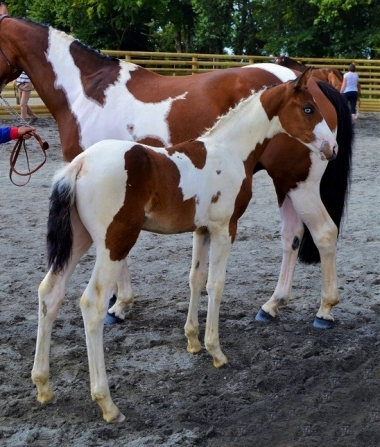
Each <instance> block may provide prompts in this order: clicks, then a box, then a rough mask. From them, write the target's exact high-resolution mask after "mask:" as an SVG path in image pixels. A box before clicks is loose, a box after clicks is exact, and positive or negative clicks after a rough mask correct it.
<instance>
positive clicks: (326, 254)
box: [290, 188, 339, 329]
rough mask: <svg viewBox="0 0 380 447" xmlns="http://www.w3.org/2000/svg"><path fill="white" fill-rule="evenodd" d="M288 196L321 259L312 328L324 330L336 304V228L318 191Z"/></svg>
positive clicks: (328, 325)
mask: <svg viewBox="0 0 380 447" xmlns="http://www.w3.org/2000/svg"><path fill="white" fill-rule="evenodd" d="M290 196H291V199H292V202H293V204H294V207H295V209H296V211H297V212H298V214H299V216H300V217H301V219H302V221H303V222H304V223H305V225H306V226H307V227H308V228H309V231H310V233H311V236H312V238H313V241H314V243H315V245H316V247H317V248H318V251H319V254H320V257H321V269H322V293H321V306H320V308H319V310H318V312H317V316H316V318H315V320H314V326H315V327H318V328H323V329H328V328H331V327H332V326H333V324H334V323H333V322H334V318H333V316H332V315H331V310H332V308H333V307H334V306H336V305H337V304H338V302H339V296H338V285H337V273H336V242H337V238H338V229H337V226H336V225H335V223H334V222H333V220H332V219H331V217H330V215H329V213H328V212H327V211H326V208H325V206H324V205H323V203H322V200H321V197H320V195H319V188H318V191H317V190H316V189H315V188H314V189H311V190H308V194H307V195H306V194H305V191H302V188H301V189H298V190H294V191H292V192H291V193H290Z"/></svg>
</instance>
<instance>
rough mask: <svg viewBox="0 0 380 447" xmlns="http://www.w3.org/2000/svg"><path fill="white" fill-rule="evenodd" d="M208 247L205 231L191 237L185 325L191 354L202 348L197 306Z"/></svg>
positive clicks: (205, 270) (208, 236)
mask: <svg viewBox="0 0 380 447" xmlns="http://www.w3.org/2000/svg"><path fill="white" fill-rule="evenodd" d="M209 246H210V234H209V232H208V231H207V230H206V231H196V232H194V235H193V258H192V261H191V270H190V275H189V282H190V303H189V311H188V314H187V320H186V324H185V335H186V337H187V350H188V352H190V353H192V354H196V353H198V352H199V351H200V350H201V349H202V346H201V344H200V342H199V338H198V328H199V322H198V306H199V299H200V296H201V292H202V290H203V289H204V287H205V285H206V280H207V257H208V249H209Z"/></svg>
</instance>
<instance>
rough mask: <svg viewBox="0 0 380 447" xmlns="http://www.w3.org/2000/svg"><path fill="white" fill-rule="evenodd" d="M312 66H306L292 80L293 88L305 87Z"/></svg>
mask: <svg viewBox="0 0 380 447" xmlns="http://www.w3.org/2000/svg"><path fill="white" fill-rule="evenodd" d="M312 72H313V67H307V69H306V70H305V71H304V72H303V73H301V74H300V75H299V76H298V77H297V78H296V79H295V80H294V81H293V82H294V84H293V85H294V88H295V89H298V88H306V87H307V82H308V80H309V79H310V77H311V76H312Z"/></svg>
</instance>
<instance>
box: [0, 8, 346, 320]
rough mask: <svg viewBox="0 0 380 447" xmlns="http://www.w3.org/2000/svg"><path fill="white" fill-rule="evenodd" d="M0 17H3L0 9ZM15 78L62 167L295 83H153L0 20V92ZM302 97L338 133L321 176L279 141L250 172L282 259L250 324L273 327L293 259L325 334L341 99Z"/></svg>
mask: <svg viewBox="0 0 380 447" xmlns="http://www.w3.org/2000/svg"><path fill="white" fill-rule="evenodd" d="M0 12H3V13H6V10H5V9H4V5H2V6H0ZM20 36H22V37H20ZM22 70H24V71H25V72H26V73H27V74H28V75H29V77H30V79H31V80H32V82H33V85H34V87H35V89H36V90H37V92H38V94H39V96H40V97H41V99H42V100H43V102H44V103H45V105H46V106H47V107H48V109H49V110H50V112H51V114H52V115H53V117H54V118H55V120H56V121H57V124H58V129H59V133H60V140H61V147H62V153H63V158H64V159H65V160H67V161H70V160H72V159H73V158H74V157H75V156H76V155H78V154H79V153H80V152H82V150H84V149H86V148H87V147H89V146H91V145H92V144H94V143H96V142H98V141H101V140H104V139H109V138H115V139H121V140H134V141H139V142H142V143H147V144H151V145H155V146H158V145H161V146H169V145H172V144H176V143H179V142H181V141H184V140H188V139H191V138H196V137H198V136H199V135H200V134H201V133H202V132H203V131H204V130H205V129H206V128H209V127H211V126H212V125H213V123H215V121H216V119H217V117H218V116H221V115H223V114H225V113H226V112H227V111H228V110H229V108H230V107H233V106H234V105H236V104H237V103H238V102H239V101H240V100H241V99H242V98H245V97H247V96H248V95H249V94H250V93H251V91H252V90H256V91H257V90H260V89H261V88H262V87H263V86H264V85H273V84H275V83H278V82H282V81H287V80H289V79H294V78H295V74H294V72H292V71H291V70H289V69H287V68H284V67H281V66H278V65H275V64H257V65H252V66H247V67H242V68H231V69H226V70H219V71H216V72H209V73H204V74H199V75H196V76H183V77H166V76H160V75H158V74H155V73H153V72H150V71H148V70H146V69H144V68H142V67H138V66H136V65H134V64H131V63H126V62H122V61H119V60H116V59H110V58H108V57H105V56H103V55H101V54H100V53H98V52H95V51H93V50H91V49H89V48H87V47H85V46H84V45H82V44H81V43H80V42H78V41H76V40H75V39H74V38H73V37H71V36H68V35H66V34H65V33H62V32H60V31H57V30H55V29H53V28H51V27H50V28H48V27H46V26H42V25H39V24H36V23H33V22H31V21H28V20H25V19H16V18H13V17H9V16H6V15H5V16H4V15H2V16H0V90H1V89H2V88H3V87H4V86H5V85H6V84H7V83H8V82H10V81H11V80H13V79H14V78H16V77H17V76H18V74H19V73H20V72H21V71H22ZM309 89H310V91H311V92H312V93H313V95H314V98H315V100H316V102H317V104H318V106H319V108H320V110H321V111H322V112H323V114H324V116H325V119H326V120H327V122H328V123H329V125H330V128H331V129H336V128H338V137H337V138H338V144H339V147H340V150H339V153H338V156H337V159H336V161H333V162H330V163H328V164H327V168H326V163H324V162H323V161H321V160H320V158H319V157H318V156H317V155H316V154H314V153H312V154H310V151H308V150H307V148H305V146H303V145H302V144H301V143H300V142H299V141H297V140H295V139H292V138H290V137H289V136H287V135H284V134H281V135H277V136H275V137H274V138H272V139H271V140H270V141H269V142H268V141H266V142H265V143H266V144H268V147H267V149H266V151H265V153H264V154H263V155H262V157H261V158H260V161H259V164H258V165H257V166H256V168H255V169H256V170H259V169H266V170H267V172H268V174H269V175H270V176H271V177H272V179H273V182H274V185H275V189H276V192H277V197H278V203H279V206H280V212H281V219H282V243H283V253H284V254H283V262H282V265H281V273H280V277H279V281H278V284H277V286H276V289H275V291H274V293H273V295H272V297H271V299H270V302H269V304H268V303H266V304H264V306H263V310H264V311H265V313H263V312H261V311H260V313H259V316H258V318H261V319H263V318H264V319H265V320H268V319H271V318H274V317H276V316H277V315H278V308H279V306H280V305H285V304H286V302H287V301H288V299H289V297H290V292H291V288H292V281H293V275H294V268H295V263H296V259H297V255H298V254H299V255H300V259H301V260H302V261H304V262H309V263H310V262H318V261H319V259H320V261H321V265H322V293H321V297H322V300H321V306H320V308H319V310H318V313H317V318H316V320H315V324H316V325H318V326H322V327H330V326H331V325H332V324H333V317H332V315H331V309H332V307H333V306H334V305H335V304H337V303H338V288H337V281H336V261H335V256H336V247H335V246H336V240H337V234H338V228H339V225H340V221H341V218H342V214H343V210H344V205H345V199H346V193H347V188H348V185H349V173H350V159H351V140H352V133H351V132H352V125H351V117H350V116H348V120H347V117H346V110H345V108H344V107H343V106H342V104H343V105H344V106H346V102H345V101H344V99H342V98H341V95H338V97H336V96H334V94H335V92H332V91H331V90H333V89H331V88H330V87H329V86H328V85H324V84H323V83H318V84H317V83H316V82H315V81H314V80H312V79H310V80H309ZM337 119H338V123H337ZM283 149H287V150H286V151H284V150H283ZM304 224H306V225H307V227H308V228H306V227H305V226H304ZM309 230H310V232H309ZM123 278H125V280H124V281H121V282H120V283H119V288H118V302H117V303H116V305H115V306H114V307H113V309H111V310H112V311H114V312H115V314H116V315H117V316H119V317H121V318H123V316H124V308H125V306H126V305H127V304H128V303H131V302H132V301H133V290H132V288H131V285H130V281H129V273H128V267H127V264H126V263H125V268H124V272H123Z"/></svg>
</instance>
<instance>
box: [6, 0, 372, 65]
mask: <svg viewBox="0 0 380 447" xmlns="http://www.w3.org/2000/svg"><path fill="white" fill-rule="evenodd" d="M7 4H8V8H9V10H10V13H11V14H12V15H15V16H25V17H28V18H30V19H32V20H35V21H37V22H41V23H45V24H50V25H52V26H54V27H56V28H59V29H62V30H64V31H67V32H69V33H71V34H73V35H74V36H75V37H77V38H79V39H80V40H82V42H84V43H86V44H88V45H91V46H93V47H95V48H99V49H100V48H108V49H121V50H141V51H169V52H174V51H177V52H196V53H223V52H226V51H231V52H233V53H235V54H264V55H275V54H279V53H287V54H288V55H289V56H291V57H297V56H298V57H300V56H304V57H323V56H325V57H328V56H329V57H349V58H363V57H371V58H379V57H380V1H379V0H281V1H279V0H67V1H66V2H63V1H62V0H10V1H9V2H7Z"/></svg>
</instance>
